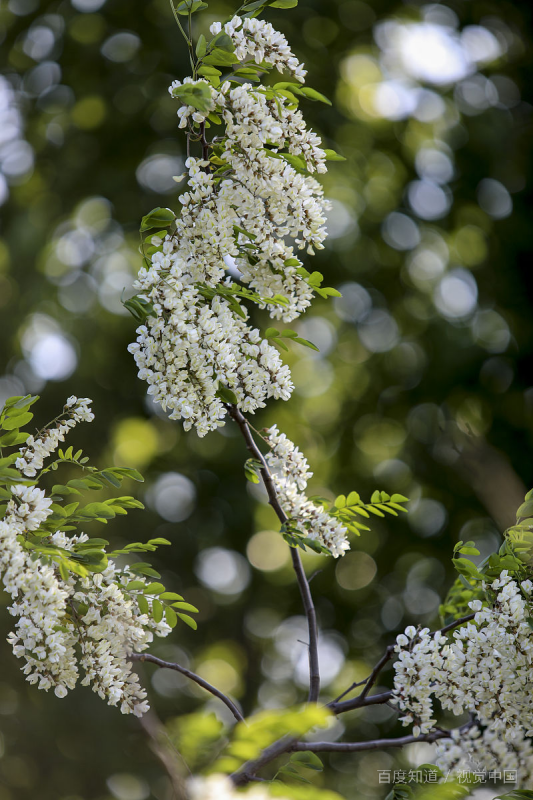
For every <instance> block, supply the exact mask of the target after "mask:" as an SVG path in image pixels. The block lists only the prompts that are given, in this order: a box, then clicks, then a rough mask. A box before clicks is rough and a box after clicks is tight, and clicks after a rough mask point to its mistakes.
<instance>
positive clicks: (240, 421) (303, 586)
mask: <svg viewBox="0 0 533 800" xmlns="http://www.w3.org/2000/svg"><path fill="white" fill-rule="evenodd" d="M226 408H227V409H228V412H229V414H230V416H231V417H232V419H233V420H234V421H235V422H236V423H237V425H238V426H239V429H240V431H241V433H242V435H243V438H244V441H245V442H246V447H247V449H248V452H249V453H250V454H251V455H252V456H253V458H255V459H257V461H259V462H260V464H261V477H262V479H263V483H264V485H265V489H266V492H267V495H268V502H269V503H270V505H271V506H272V508H273V509H274V511H275V512H276V515H277V517H278V519H279V521H280V522H281V524H282V525H283V524H285V523H286V522H287V521H288V517H287V515H286V514H285V512H284V510H283V508H282V507H281V505H280V502H279V499H278V495H277V492H276V487H275V486H274V482H273V480H272V475H271V474H270V470H269V468H268V464H267V462H266V460H265V457H264V455H263V453H262V452H261V450H260V449H259V447H258V446H257V444H256V442H255V440H254V438H253V436H252V433H251V431H250V427H249V425H248V422H247V420H246V418H245V417H244V416H243V414H242V413H241V411H240V410H239V409H238V408H237V406H234V405H231V404H229V403H228V404H226ZM290 550H291V558H292V565H293V568H294V572H295V573H296V579H297V581H298V586H299V588H300V594H301V596H302V601H303V605H304V610H305V615H306V617H307V627H308V630H309V702H310V703H315V702H316V701H317V700H318V695H319V692H320V668H319V663H318V626H317V621H316V611H315V606H314V603H313V597H312V595H311V589H310V588H309V582H308V580H307V577H306V575H305V571H304V568H303V565H302V560H301V558H300V554H299V552H298V550H297V548H295V547H291V548H290Z"/></svg>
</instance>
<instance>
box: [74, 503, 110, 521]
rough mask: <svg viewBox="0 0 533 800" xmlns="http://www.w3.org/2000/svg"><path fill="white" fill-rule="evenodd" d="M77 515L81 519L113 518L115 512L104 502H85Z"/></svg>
mask: <svg viewBox="0 0 533 800" xmlns="http://www.w3.org/2000/svg"><path fill="white" fill-rule="evenodd" d="M78 516H80V517H82V518H83V519H113V517H114V516H115V512H114V511H113V509H112V508H110V507H109V506H108V505H107V504H106V503H87V505H86V506H83V508H80V510H79V512H78Z"/></svg>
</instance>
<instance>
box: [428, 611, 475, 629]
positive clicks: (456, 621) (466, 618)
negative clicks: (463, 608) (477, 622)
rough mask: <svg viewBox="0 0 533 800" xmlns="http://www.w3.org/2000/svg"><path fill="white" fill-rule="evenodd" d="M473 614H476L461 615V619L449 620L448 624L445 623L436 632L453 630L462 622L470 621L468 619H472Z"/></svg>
mask: <svg viewBox="0 0 533 800" xmlns="http://www.w3.org/2000/svg"><path fill="white" fill-rule="evenodd" d="M475 616H476V615H475V613H474V614H467V616H466V617H461V619H456V620H454V621H453V622H450V623H449V624H448V625H445V626H444V628H441V629H440V631H437V632H438V633H449V632H450V631H453V629H454V628H458V627H459V625H462V624H463V622H470V620H472V619H474V617H475Z"/></svg>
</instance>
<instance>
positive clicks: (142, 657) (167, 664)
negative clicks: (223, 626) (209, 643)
mask: <svg viewBox="0 0 533 800" xmlns="http://www.w3.org/2000/svg"><path fill="white" fill-rule="evenodd" d="M129 658H130V659H131V661H149V662H150V663H151V664H157V666H158V667H162V668H163V669H173V670H175V671H176V672H180V673H181V674H182V675H185V677H186V678H190V680H191V681H194V682H195V683H197V684H198V686H201V687H202V689H205V690H206V691H207V692H210V694H212V695H214V696H215V697H218V699H219V700H222V702H223V703H224V705H226V706H227V707H228V708H229V710H230V711H231V713H232V714H233V716H234V717H235V719H236V720H237V722H244V717H243V715H242V714H241V712H240V711H239V709H238V708H237V706H236V705H235V703H234V702H233V700H230V698H229V697H227V696H226V695H225V694H224V693H223V692H221V691H220V689H217V688H216V686H212V685H211V684H210V683H208V682H207V681H204V679H203V678H201V677H200V676H199V675H197V674H196V673H195V672H191V670H190V669H186V667H182V666H181V665H180V664H176V663H174V662H172V661H163V659H161V658H157V656H153V655H151V654H150V653H132V654H131V655H130V656H129Z"/></svg>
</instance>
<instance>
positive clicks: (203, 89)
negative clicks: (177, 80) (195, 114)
mask: <svg viewBox="0 0 533 800" xmlns="http://www.w3.org/2000/svg"><path fill="white" fill-rule="evenodd" d="M172 97H177V98H179V99H180V100H181V102H182V103H183V104H184V105H187V106H192V107H193V108H196V109H197V110H198V111H201V112H202V113H205V112H206V111H209V110H210V109H211V108H212V106H213V98H212V97H211V91H210V89H209V86H208V85H207V83H205V82H204V81H203V80H202V81H198V83H184V84H183V85H182V86H176V87H175V88H174V89H172Z"/></svg>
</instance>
